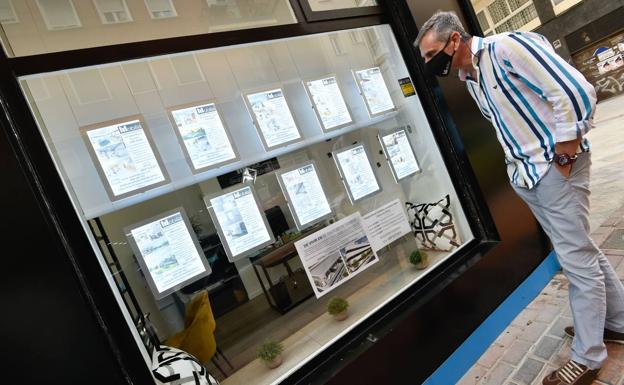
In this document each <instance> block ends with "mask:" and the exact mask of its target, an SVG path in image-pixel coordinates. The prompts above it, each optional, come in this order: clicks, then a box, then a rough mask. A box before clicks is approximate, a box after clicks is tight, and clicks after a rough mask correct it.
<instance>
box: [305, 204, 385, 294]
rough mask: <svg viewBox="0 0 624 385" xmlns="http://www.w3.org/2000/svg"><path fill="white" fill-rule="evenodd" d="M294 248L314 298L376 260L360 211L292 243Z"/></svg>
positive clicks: (329, 290) (340, 283) (330, 289)
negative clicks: (310, 285) (312, 290)
mask: <svg viewBox="0 0 624 385" xmlns="http://www.w3.org/2000/svg"><path fill="white" fill-rule="evenodd" d="M295 247H296V248H297V253H298V254H299V257H300V258H301V261H302V263H303V267H304V269H305V271H306V274H307V276H308V279H309V280H310V283H311V284H312V288H313V289H314V294H315V295H316V297H317V298H320V297H322V296H324V295H325V294H327V293H329V292H331V291H332V290H333V289H335V288H336V287H338V286H340V285H342V284H343V283H345V282H347V281H348V280H349V279H351V278H353V277H354V276H356V275H357V274H359V273H361V272H362V271H364V270H365V269H367V268H368V267H370V266H372V265H373V264H374V263H376V262H378V261H379V259H378V258H377V254H376V253H375V251H374V250H373V249H372V248H371V245H370V241H369V239H368V236H367V234H366V230H365V228H364V222H363V221H362V216H361V215H360V213H355V214H351V215H349V216H348V217H346V218H343V219H341V220H339V221H337V222H335V223H333V224H331V225H329V226H327V227H325V228H323V229H322V230H319V231H317V232H315V233H314V234H312V235H309V236H307V237H305V238H303V239H301V240H299V241H297V242H295Z"/></svg>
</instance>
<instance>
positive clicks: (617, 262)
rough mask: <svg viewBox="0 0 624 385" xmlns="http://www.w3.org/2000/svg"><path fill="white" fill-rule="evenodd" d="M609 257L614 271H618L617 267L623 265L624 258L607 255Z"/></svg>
mask: <svg viewBox="0 0 624 385" xmlns="http://www.w3.org/2000/svg"><path fill="white" fill-rule="evenodd" d="M605 256H606V257H607V259H608V260H609V262H611V266H613V268H614V269H617V267H618V266H619V265H620V264H621V263H622V260H623V259H624V256H622V255H609V254H607V255H605Z"/></svg>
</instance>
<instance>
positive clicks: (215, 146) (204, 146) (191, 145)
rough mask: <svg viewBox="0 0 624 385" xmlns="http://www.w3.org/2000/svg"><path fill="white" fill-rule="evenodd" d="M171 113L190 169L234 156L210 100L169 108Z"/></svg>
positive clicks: (213, 163) (217, 162) (227, 159)
mask: <svg viewBox="0 0 624 385" xmlns="http://www.w3.org/2000/svg"><path fill="white" fill-rule="evenodd" d="M171 116H172V117H173V119H174V121H175V124H176V128H177V130H178V132H179V135H180V138H182V142H183V144H184V148H185V149H186V153H187V154H188V158H189V159H190V161H191V165H192V166H193V169H194V170H200V169H203V168H206V167H210V166H213V165H216V164H220V163H224V162H227V161H230V160H232V159H235V158H236V154H235V153H234V148H232V144H231V143H230V140H229V138H228V136H227V133H226V131H225V127H224V126H223V122H222V121H221V117H220V116H219V113H218V112H217V107H216V106H215V104H214V103H208V104H202V105H198V106H194V107H189V108H182V109H179V110H172V111H171Z"/></svg>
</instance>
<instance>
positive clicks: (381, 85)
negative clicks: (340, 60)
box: [355, 67, 394, 115]
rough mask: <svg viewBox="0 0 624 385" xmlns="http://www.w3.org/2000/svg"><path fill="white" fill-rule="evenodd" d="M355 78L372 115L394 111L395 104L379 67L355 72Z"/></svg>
mask: <svg viewBox="0 0 624 385" xmlns="http://www.w3.org/2000/svg"><path fill="white" fill-rule="evenodd" d="M355 77H356V80H357V82H358V84H359V85H360V90H361V91H362V96H364V99H366V104H367V105H368V109H369V112H370V114H371V115H376V114H380V113H382V112H386V111H390V110H393V109H394V103H393V102H392V98H391V97H390V92H388V87H387V86H386V82H385V81H384V78H383V75H382V74H381V69H380V68H379V67H373V68H368V69H364V70H360V71H355Z"/></svg>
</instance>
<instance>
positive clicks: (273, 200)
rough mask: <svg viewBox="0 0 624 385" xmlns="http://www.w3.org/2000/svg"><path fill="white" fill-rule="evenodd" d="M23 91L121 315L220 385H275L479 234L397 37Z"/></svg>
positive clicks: (233, 50) (72, 76)
mask: <svg viewBox="0 0 624 385" xmlns="http://www.w3.org/2000/svg"><path fill="white" fill-rule="evenodd" d="M176 5H178V4H176ZM20 82H21V84H22V87H23V89H24V92H25V94H26V95H27V97H28V100H29V102H30V105H31V108H32V110H33V113H34V115H35V117H36V118H37V121H38V123H39V126H40V129H41V133H42V135H43V137H44V139H45V141H46V143H47V145H48V148H49V150H50V153H51V155H52V157H53V158H54V160H55V162H56V164H57V167H58V170H59V172H60V174H61V176H62V178H63V181H64V183H65V186H66V188H67V191H68V194H69V195H70V196H71V198H72V200H73V202H74V204H75V207H76V210H77V215H79V217H80V218H81V220H82V221H83V223H84V224H85V229H87V233H88V235H89V237H90V239H91V240H92V243H93V246H94V250H95V251H96V254H97V255H98V256H99V258H101V260H102V266H105V267H106V269H108V270H107V274H109V275H110V276H111V277H112V278H113V279H112V280H111V282H113V284H114V285H116V288H117V289H116V290H117V291H118V293H119V294H120V296H119V301H120V304H121V306H124V307H127V309H128V312H129V313H130V314H132V315H134V314H146V313H149V314H150V320H151V322H152V323H153V324H154V326H155V328H156V333H157V338H158V339H159V340H160V341H162V342H163V343H165V344H170V345H175V346H179V347H181V348H182V349H186V350H189V351H190V353H192V354H195V355H197V356H198V357H199V358H200V359H202V360H203V361H205V362H207V363H208V367H209V368H210V369H211V371H213V372H215V375H216V376H217V377H220V379H221V380H222V384H224V385H231V384H270V383H276V382H277V381H278V379H280V378H281V377H282V376H285V375H286V373H288V372H289V371H291V370H294V369H296V368H298V367H300V366H301V365H303V364H304V363H305V362H307V361H308V360H310V359H311V358H312V357H314V356H315V355H317V354H318V353H319V352H321V351H322V350H323V349H325V348H326V347H327V346H329V345H330V344H331V343H333V342H334V341H335V340H336V339H337V338H338V337H339V336H340V335H342V334H343V333H345V332H347V331H349V330H350V329H352V328H354V327H355V326H356V325H358V324H360V323H361V322H362V321H363V320H365V319H366V318H367V317H369V316H370V315H371V314H372V313H373V312H375V311H376V309H378V308H379V307H381V306H383V305H384V304H385V303H387V302H388V301H390V300H391V299H392V298H394V297H396V296H397V295H398V294H399V293H401V292H403V291H404V290H406V289H407V288H408V287H410V286H411V285H413V284H415V283H416V282H417V281H418V280H420V279H422V278H423V277H424V276H425V275H426V274H429V273H430V272H431V271H433V270H434V269H435V268H436V267H437V266H438V265H439V264H440V263H442V262H443V261H445V260H447V259H448V258H452V257H453V255H454V253H455V252H456V251H457V250H458V249H459V248H460V247H462V245H465V244H466V242H468V241H470V240H471V239H472V238H473V236H472V233H471V231H470V226H469V223H468V219H467V218H466V216H465V214H464V211H463V209H462V207H461V205H460V202H459V200H458V195H457V192H456V191H455V189H454V187H453V184H452V183H451V178H450V176H449V174H448V172H447V170H446V168H445V164H444V161H443V158H442V155H441V152H440V150H439V148H438V146H437V144H436V142H435V139H434V136H433V133H432V131H431V128H430V125H429V122H428V121H427V119H426V116H425V113H424V111H423V108H422V105H421V102H420V99H419V96H418V94H417V93H415V92H414V90H413V85H412V84H411V81H410V79H409V74H408V71H407V68H406V66H405V63H404V61H403V58H402V57H401V54H400V52H399V49H398V47H397V44H396V41H395V40H394V37H393V35H392V32H391V29H390V27H389V26H387V25H383V26H376V27H370V28H364V29H356V30H349V31H339V32H334V33H330V34H320V35H312V36H306V37H298V38H293V39H285V40H279V41H271V42H264V43H260V44H253V45H245V46H234V47H227V48H222V49H218V50H202V51H195V52H186V53H183V54H177V55H169V56H161V57H153V58H146V59H143V60H134V61H130V62H121V63H115V64H108V65H102V66H95V67H90V68H81V69H75V70H70V71H59V72H55V73H48V74H41V75H33V76H28V77H24V78H21V79H20ZM417 250H421V251H422V253H416V252H415V251H417ZM424 252H426V253H428V257H426V258H425V257H424V256H425V254H424ZM335 297H339V298H342V299H345V300H347V301H348V303H349V307H348V318H346V319H345V320H341V321H339V320H337V319H335V318H334V317H333V315H330V314H328V304H329V302H330V300H331V299H332V298H335ZM133 298H135V299H136V301H134V300H133ZM199 300H201V301H204V302H202V304H201V307H200V308H201V309H202V311H203V313H202V314H204V316H205V317H206V319H211V318H212V317H214V319H215V320H216V329H214V327H212V326H210V325H209V324H208V323H207V322H208V321H202V320H198V321H197V324H194V323H192V322H189V318H186V317H187V316H190V319H195V318H194V317H193V314H190V313H188V311H189V309H193V308H194V307H193V306H191V304H195V303H199V302H194V301H199ZM206 300H207V301H208V302H205V301H206ZM135 302H136V303H135ZM332 303H333V304H334V306H333V307H332V308H331V309H332V312H333V311H334V310H338V309H339V308H340V303H336V302H335V301H334V302H332ZM185 319H186V321H185ZM198 319H199V318H198ZM130 322H131V321H130ZM193 325H195V326H193ZM133 327H134V326H133ZM193 328H200V329H202V328H203V329H202V330H205V333H201V335H202V338H205V340H204V341H202V343H200V344H199V348H198V347H197V345H198V344H197V343H196V342H197V341H195V344H190V343H185V335H186V334H188V333H192V331H191V330H196V329H193ZM185 333H186V334H185ZM267 338H270V339H272V340H275V341H277V342H279V343H281V344H282V345H283V347H284V349H285V350H284V353H283V363H282V365H281V366H280V367H278V368H277V369H268V368H267V367H266V366H265V365H264V364H263V362H262V361H261V360H260V358H259V357H258V356H257V354H256V351H257V348H258V347H259V346H260V345H261V344H262V343H263V342H264V341H265V340H266V339H267ZM193 346H194V347H193ZM215 346H217V347H219V349H220V351H222V352H223V354H224V355H225V356H226V357H227V358H228V359H229V361H230V362H231V363H232V366H233V369H231V370H227V372H226V373H220V372H219V371H218V370H217V369H216V367H214V366H213V365H212V363H211V362H210V358H211V357H212V354H214V347H215ZM146 356H149V355H148V354H146Z"/></svg>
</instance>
